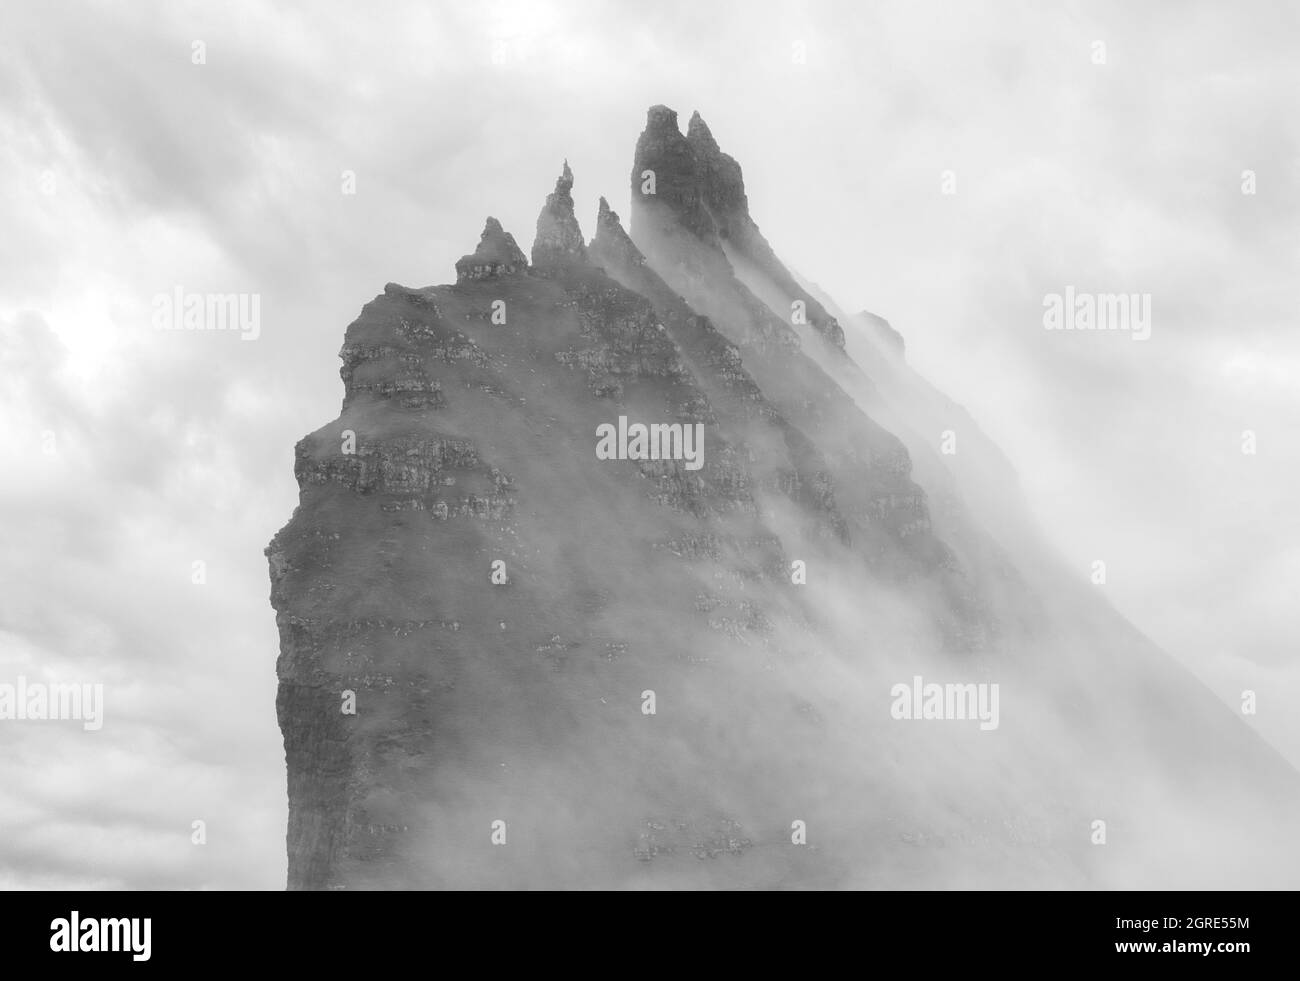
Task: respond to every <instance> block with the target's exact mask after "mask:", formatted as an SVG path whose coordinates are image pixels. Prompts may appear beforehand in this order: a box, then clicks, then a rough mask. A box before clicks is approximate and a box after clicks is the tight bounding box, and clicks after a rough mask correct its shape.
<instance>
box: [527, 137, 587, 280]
mask: <svg viewBox="0 0 1300 981" xmlns="http://www.w3.org/2000/svg"><path fill="white" fill-rule="evenodd" d="M572 190H573V171H571V170H570V169H569V161H568V160H565V161H564V169H563V171H561V172H560V176H559V178H558V179H557V180H556V182H555V190H554V191H552V192H551V193H550V194H548V195H547V196H546V204H545V205H543V206H542V212H541V214H539V215H538V216H537V238H536V239H535V240H534V241H533V265H534V266H544V265H547V264H550V263H554V262H556V261H565V260H568V259H573V258H578V259H585V258H586V257H587V247H586V245H584V244H583V240H582V229H581V228H579V227H578V219H577V217H576V216H575V215H574V213H573V195H572V194H571V193H570V192H571V191H572Z"/></svg>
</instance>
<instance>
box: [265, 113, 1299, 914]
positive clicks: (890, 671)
mask: <svg viewBox="0 0 1300 981" xmlns="http://www.w3.org/2000/svg"><path fill="white" fill-rule="evenodd" d="M646 171H652V172H653V173H654V177H655V180H654V194H642V193H641V189H642V187H643V182H644V180H645V178H644V177H643V176H642V175H643V174H644V173H645V172H646ZM573 180H574V178H573V174H572V172H571V170H570V168H569V166H568V164H567V162H566V163H565V165H564V167H563V170H562V173H561V175H560V177H559V179H558V180H557V182H556V185H555V188H554V190H553V191H552V193H551V194H550V195H549V196H548V197H547V199H546V202H545V204H544V206H543V207H542V209H541V212H540V214H539V216H538V221H537V230H536V236H535V240H534V243H533V246H532V250H531V256H530V257H526V256H525V255H524V253H523V250H522V249H520V247H519V246H518V245H517V244H516V242H515V240H514V239H513V237H511V236H510V235H509V234H508V233H507V232H506V231H505V230H504V229H503V228H502V227H501V225H500V223H499V222H497V221H496V220H495V219H492V218H489V219H488V220H487V222H486V225H485V227H484V229H483V232H482V235H481V237H480V241H479V243H478V245H477V247H476V248H475V250H474V251H473V252H471V253H469V254H467V255H466V256H464V257H463V258H462V259H461V260H460V261H458V262H457V263H456V273H457V280H456V282H455V284H452V285H446V286H437V287H428V288H422V289H409V288H406V287H402V286H397V285H395V284H389V285H388V286H387V287H386V288H385V290H384V292H383V293H382V294H381V295H380V296H377V297H376V298H375V299H374V300H372V301H371V302H370V303H368V304H367V305H366V306H365V307H364V308H363V309H362V311H361V314H360V316H359V317H358V318H357V319H356V320H355V321H354V322H353V323H352V324H351V325H350V326H349V327H348V329H347V334H346V337H345V340H344V344H343V348H342V350H341V352H340V357H341V358H342V361H343V367H342V369H341V371H340V374H341V377H342V379H343V382H344V399H343V407H342V411H341V413H340V415H339V417H338V419H336V420H335V421H333V422H331V423H329V424H327V425H325V426H324V427H322V428H321V429H319V430H317V431H316V432H314V433H312V434H310V435H308V436H307V437H305V438H304V439H303V440H302V441H301V442H300V443H299V444H298V447H297V449H296V460H295V472H296V475H297V478H298V482H299V486H300V491H301V493H300V502H299V506H298V508H297V509H296V511H295V512H294V515H293V517H292V518H291V520H290V521H289V523H288V524H287V525H286V526H285V528H283V529H282V530H281V531H280V532H279V533H278V534H277V535H276V536H275V538H274V540H273V541H272V542H271V544H270V546H268V549H267V556H268V560H269V563H270V570H271V581H272V594H271V598H272V605H273V606H274V608H275V611H276V617H277V623H278V626H279V631H280V639H281V649H280V657H279V661H278V665H277V671H278V675H279V679H280V690H279V697H278V701H277V708H278V713H279V719H280V725H281V728H282V731H283V733H284V737H285V749H286V758H287V764H288V786H289V803H290V815H289V828H288V839H287V843H288V850H289V885H290V887H291V888H427V887H469V888H505V887H522V888H535V887H592V886H609V887H626V888H644V887H699V886H705V887H709V886H712V887H745V886H766V887H842V886H907V885H921V886H953V885H958V886H960V885H1042V884H1045V883H1046V884H1051V885H1074V884H1082V885H1088V884H1129V883H1130V882H1137V883H1145V884H1152V883H1153V882H1157V880H1159V879H1160V877H1161V876H1167V875H1168V874H1169V870H1171V869H1173V870H1177V869H1180V868H1182V867H1183V866H1184V865H1185V864H1186V863H1185V858H1186V854H1187V849H1188V847H1189V846H1188V845H1187V841H1189V840H1195V841H1197V842H1198V843H1199V842H1208V843H1209V846H1210V847H1212V848H1215V849H1218V852H1216V859H1217V860H1216V861H1215V862H1212V863H1207V864H1204V865H1202V866H1199V867H1198V868H1197V869H1196V870H1195V874H1198V875H1201V876H1203V877H1204V876H1211V877H1217V878H1216V881H1219V879H1222V878H1223V877H1224V876H1226V875H1227V874H1228V873H1227V872H1225V871H1224V870H1225V869H1226V870H1229V871H1230V870H1232V869H1233V868H1237V869H1240V868H1242V863H1243V861H1248V860H1249V858H1250V855H1251V854H1253V853H1250V852H1249V849H1250V848H1253V847H1255V843H1254V842H1249V841H1246V840H1245V836H1244V835H1243V829H1244V828H1246V827H1247V822H1246V820H1245V817H1243V815H1249V814H1250V812H1251V811H1252V809H1254V810H1258V809H1259V808H1260V807H1261V804H1260V802H1261V801H1266V804H1265V805H1263V806H1264V807H1265V809H1271V810H1272V811H1275V812H1277V813H1279V814H1281V813H1284V812H1285V809H1286V808H1288V807H1290V806H1291V805H1290V801H1291V800H1292V799H1293V794H1294V783H1295V781H1294V779H1293V778H1294V772H1293V771H1291V770H1290V769H1289V768H1288V767H1286V766H1285V765H1284V764H1282V763H1281V762H1280V761H1279V760H1278V759H1277V758H1276V757H1275V755H1274V754H1271V751H1269V750H1268V749H1267V748H1266V747H1264V746H1263V745H1262V744H1261V743H1259V741H1258V740H1256V739H1255V738H1254V736H1253V735H1252V734H1251V733H1250V732H1249V730H1247V729H1246V728H1245V727H1244V726H1243V725H1241V724H1240V722H1239V721H1237V720H1234V719H1233V718H1232V717H1231V716H1230V715H1229V714H1228V713H1227V712H1226V711H1225V710H1224V709H1222V708H1221V707H1220V706H1219V705H1218V704H1217V703H1215V702H1214V700H1213V699H1212V698H1210V697H1209V695H1208V693H1205V692H1203V691H1201V690H1200V689H1199V688H1198V687H1197V686H1195V685H1194V684H1192V683H1191V682H1190V680H1189V679H1188V678H1186V677H1185V676H1184V675H1183V674H1182V673H1181V672H1179V671H1177V670H1176V669H1175V668H1174V667H1173V666H1172V664H1171V663H1170V662H1168V660H1167V659H1165V658H1164V657H1163V655H1161V654H1160V653H1159V652H1158V651H1155V650H1154V649H1152V648H1151V647H1150V645H1149V644H1147V643H1146V642H1145V641H1144V640H1143V639H1142V638H1141V637H1140V635H1138V634H1137V633H1136V632H1135V631H1133V630H1132V629H1131V628H1129V627H1128V626H1127V625H1126V624H1124V623H1123V622H1122V621H1121V620H1119V619H1118V618H1116V617H1115V616H1114V615H1113V613H1112V612H1111V611H1110V610H1109V609H1108V608H1107V607H1106V606H1105V605H1104V604H1101V603H1099V602H1098V601H1097V600H1096V599H1095V598H1094V597H1092V596H1090V595H1083V594H1080V593H1078V591H1077V590H1073V589H1072V588H1071V587H1070V585H1069V583H1068V581H1067V577H1064V576H1063V575H1061V574H1060V573H1059V571H1051V570H1049V569H1048V568H1047V567H1046V565H1044V564H1043V563H1042V562H1040V560H1039V558H1038V557H1037V556H1036V555H1034V556H1030V557H1029V558H1027V559H1026V558H1024V557H1022V556H1021V555H1020V554H1019V553H1018V552H1017V547H1016V540H1015V539H1013V538H1011V537H1005V538H1003V537H999V535H998V533H997V529H996V528H995V530H994V531H992V532H991V531H990V530H989V528H990V527H993V526H995V525H996V522H995V521H992V520H990V519H989V516H988V513H986V512H988V511H989V508H988V507H987V506H986V504H985V503H984V501H985V498H986V497H988V496H990V495H991V496H993V497H995V498H996V497H997V495H998V492H999V491H998V486H997V485H998V483H999V482H1000V481H1004V480H1007V479H1013V475H1012V476H1011V477H1008V474H1007V472H1005V468H1001V467H994V468H993V471H994V472H993V474H992V476H989V475H985V474H981V475H980V476H979V482H980V486H979V487H978V488H977V490H978V493H976V492H975V491H971V492H970V494H967V493H966V492H965V491H964V487H967V486H969V485H971V484H972V479H971V478H970V477H969V475H966V476H962V475H960V474H957V475H954V474H953V473H952V472H951V470H950V469H949V468H947V466H946V465H945V463H944V461H942V460H939V459H937V458H932V451H931V450H930V449H929V448H928V446H927V445H926V441H925V440H924V439H923V438H921V437H920V436H919V435H917V434H919V433H922V432H924V431H925V430H927V429H929V428H932V426H933V424H934V422H935V419H934V418H930V416H928V415H926V413H930V412H932V411H933V410H932V407H933V406H934V405H935V404H939V400H940V399H941V396H937V394H936V395H935V396H934V397H931V396H930V395H928V394H923V395H917V394H916V393H917V392H918V391H921V390H922V387H923V383H922V382H920V380H919V379H914V378H913V377H912V375H911V374H910V373H909V369H907V368H906V367H905V365H903V363H902V362H901V360H900V358H899V352H897V351H888V350H883V351H882V350H880V349H878V348H875V347H873V348H869V349H868V351H867V354H868V356H867V357H866V358H865V359H864V362H863V364H862V366H861V367H860V366H859V365H858V363H857V362H856V361H855V360H854V359H853V358H852V357H850V354H849V351H848V350H847V349H848V348H852V347H853V340H854V338H853V337H852V336H850V337H848V338H846V335H845V333H844V330H843V327H842V326H841V322H843V323H848V324H849V325H850V327H851V328H852V327H853V326H854V323H855V318H850V317H846V316H844V315H843V314H842V313H841V312H840V311H838V310H836V308H835V307H834V304H833V303H832V302H831V301H830V300H829V298H826V297H823V296H821V295H820V293H819V292H818V291H817V290H815V288H812V287H809V286H807V285H805V284H803V283H802V281H800V280H799V279H798V278H797V277H796V276H795V275H794V274H792V273H791V272H790V271H789V270H787V269H786V268H785V267H784V266H783V265H782V264H781V263H780V261H779V260H778V259H777V258H776V254H775V252H774V251H773V250H772V249H771V247H770V246H769V245H768V244H767V243H766V241H765V240H764V239H763V238H762V236H761V234H760V233H759V232H758V228H757V225H755V224H754V223H753V221H752V219H750V218H749V213H748V201H747V198H746V196H745V193H744V187H743V182H742V181H741V176H740V169H739V165H737V164H736V163H735V161H733V160H731V158H729V157H726V156H725V155H723V154H721V152H720V150H718V147H717V144H716V142H715V141H714V140H713V138H712V136H711V134H710V133H709V132H708V130H707V128H706V127H705V126H704V124H703V122H702V120H699V119H698V116H697V117H696V118H695V119H694V120H693V121H692V125H691V128H690V132H689V133H688V134H687V136H686V137H683V136H682V135H681V133H680V132H679V131H678V130H677V127H676V117H675V114H673V113H672V111H671V110H667V109H665V108H664V107H655V108H653V109H651V110H650V115H649V122H648V125H647V130H646V133H645V134H643V136H642V138H641V141H640V142H639V144H638V147H637V157H636V163H635V166H634V170H633V208H632V214H633V235H632V236H629V235H628V234H627V233H626V231H625V230H624V229H623V227H622V226H621V224H620V222H619V220H618V217H617V215H615V214H614V213H613V211H612V210H611V209H610V208H609V207H608V205H607V204H606V203H605V202H604V201H603V200H602V202H601V208H600V212H599V215H598V218H597V231H596V235H595V236H594V238H593V239H592V241H591V242H590V243H587V242H585V241H584V237H583V235H582V232H581V229H580V228H579V225H578V222H577V220H576V217H575V215H574V204H573V198H572V188H573ZM795 299H799V300H802V301H803V304H804V308H805V310H806V312H807V318H806V320H805V321H804V322H802V323H793V322H790V321H789V320H788V319H787V318H786V317H785V316H783V314H782V313H781V311H782V310H783V309H784V310H785V311H788V309H789V306H788V304H789V303H790V302H792V301H793V300H795ZM846 340H847V342H848V343H846ZM890 359H892V361H891V360H890ZM940 414H941V413H940ZM620 420H624V421H625V422H627V423H644V424H647V425H650V424H658V425H677V426H682V427H693V426H696V425H698V426H699V427H701V432H702V434H703V444H702V445H703V453H702V459H700V460H699V463H700V466H699V467H698V468H696V467H695V466H694V463H693V462H692V461H691V460H690V459H688V458H683V456H682V455H678V456H677V457H676V458H666V459H641V460H637V459H602V458H600V456H599V455H598V453H597V451H596V448H597V445H598V443H599V440H598V432H599V431H600V427H602V426H606V425H609V426H615V427H617V426H618V425H619V423H620ZM682 431H683V432H685V430H684V429H683V430H682ZM900 436H901V437H903V438H900ZM909 441H910V442H909ZM912 442H914V443H915V446H916V449H915V450H914V451H913V452H914V453H920V454H921V455H922V457H923V458H924V460H925V462H924V465H923V466H922V467H919V468H918V469H917V470H916V471H915V472H914V469H913V463H912V454H909V449H908V447H909V446H910V445H912ZM905 444H906V445H905ZM927 481H928V482H930V483H931V484H932V485H933V486H935V487H936V488H938V493H939V495H940V497H941V499H942V500H944V501H945V502H947V503H946V504H945V507H944V509H943V511H942V513H941V514H940V515H937V516H935V515H932V513H931V506H930V500H931V495H927V488H924V487H923V485H925V484H926V483H927ZM963 482H964V483H963ZM985 485H988V486H985ZM968 497H969V498H970V499H969V500H968ZM1042 577H1048V578H1042ZM1027 583H1028V584H1030V585H1032V586H1033V587H1034V589H1033V590H1031V589H1029V588H1028V587H1027ZM1031 594H1032V595H1031ZM917 674H920V675H925V676H927V678H929V677H935V678H937V679H938V680H942V681H958V680H959V681H963V682H976V681H991V682H1000V684H1001V687H1002V691H1003V706H1004V707H1003V714H1002V719H1001V726H1000V727H999V728H998V729H997V730H996V731H992V732H981V731H980V730H979V729H978V728H977V727H975V726H974V724H973V723H970V722H964V723H963V722H951V723H949V722H939V723H934V724H916V723H908V722H900V721H896V720H893V719H891V718H890V714H889V705H890V694H889V693H890V690H891V687H892V685H894V684H895V683H897V682H899V681H909V680H911V678H912V677H913V676H914V675H917ZM1228 787H1230V788H1232V794H1228V795H1227V797H1226V800H1225V799H1223V798H1224V793H1223V792H1224V789H1225V788H1228ZM1215 794H1218V795H1219V798H1220V800H1219V803H1218V805H1216V806H1211V805H1210V804H1209V803H1207V802H1208V801H1213V800H1214V799H1215ZM1189 807H1190V808H1192V813H1194V815H1195V821H1194V822H1190V821H1188V820H1187V819H1186V818H1184V822H1183V823H1184V827H1183V829H1182V831H1183V834H1182V838H1181V839H1180V840H1179V841H1178V842H1177V843H1176V844H1173V845H1168V844H1163V842H1164V840H1165V839H1167V838H1168V837H1169V836H1168V832H1167V827H1168V824H1167V822H1169V821H1170V820H1174V818H1172V817H1171V815H1178V814H1183V815H1186V814H1187V813H1188V808H1189ZM1287 813H1289V812H1287ZM1098 816H1101V817H1105V818H1107V819H1108V820H1110V821H1111V822H1112V824H1113V825H1114V827H1115V828H1116V829H1117V832H1118V834H1117V837H1116V841H1115V843H1114V844H1113V845H1112V846H1108V848H1107V849H1103V850H1098V849H1096V848H1095V847H1092V846H1091V845H1090V844H1089V841H1088V829H1089V827H1090V822H1091V821H1092V820H1093V819H1094V818H1096V817H1098ZM1162 822H1163V823H1162ZM1193 823H1194V825H1195V826H1194V827H1191V825H1192V824H1193ZM1256 824H1257V825H1259V826H1260V827H1261V828H1263V831H1268V830H1270V829H1269V828H1268V827H1265V825H1267V822H1266V821H1265V822H1256ZM799 826H802V827H803V828H804V829H806V836H807V844H800V843H797V841H796V839H798V836H799V831H798V828H799ZM1252 827H1254V826H1253V825H1252ZM1263 831H1261V834H1262V833H1263ZM1234 840H1235V844H1236V849H1235V850H1234V848H1233V847H1232V845H1233V842H1234ZM1259 840H1260V841H1263V840H1266V839H1264V838H1260V839H1259ZM1162 849H1163V850H1162ZM1243 849H1244V850H1245V853H1246V854H1247V859H1245V860H1243V858H1242V854H1243ZM1287 871H1289V869H1288V870H1287ZM1157 884H1158V882H1157Z"/></svg>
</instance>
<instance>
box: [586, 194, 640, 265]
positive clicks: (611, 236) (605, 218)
mask: <svg viewBox="0 0 1300 981" xmlns="http://www.w3.org/2000/svg"><path fill="white" fill-rule="evenodd" d="M591 252H592V253H593V255H600V256H612V257H615V259H616V260H617V261H620V262H625V263H628V264H629V265H633V266H641V265H644V264H645V256H643V255H642V254H641V250H640V249H638V248H637V247H636V243H635V242H633V241H632V239H631V238H630V237H629V236H628V234H627V232H626V231H624V230H623V223H622V222H620V221H619V220H618V212H616V211H613V210H612V209H611V208H610V206H609V202H608V201H606V200H605V199H604V197H602V198H601V199H600V209H599V211H598V212H597V213H596V236H595V238H593V239H592V240H591Z"/></svg>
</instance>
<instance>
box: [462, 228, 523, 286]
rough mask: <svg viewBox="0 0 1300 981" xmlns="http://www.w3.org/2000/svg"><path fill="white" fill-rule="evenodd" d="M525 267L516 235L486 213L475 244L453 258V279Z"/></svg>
mask: <svg viewBox="0 0 1300 981" xmlns="http://www.w3.org/2000/svg"><path fill="white" fill-rule="evenodd" d="M527 269H528V257H527V256H525V255H524V252H523V249H521V248H519V246H518V245H517V244H516V243H515V237H514V236H513V235H511V234H510V233H509V232H507V231H506V230H505V229H504V228H502V227H501V222H499V221H497V220H496V219H495V218H493V217H492V216H491V215H489V216H488V219H487V221H486V222H485V223H484V225H483V234H482V235H480V236H479V240H478V248H476V249H475V250H474V251H473V252H471V253H470V254H469V255H463V256H461V257H460V258H459V259H457V260H456V282H458V283H463V282H465V281H466V280H473V279H487V278H489V277H491V276H503V275H504V276H509V275H512V274H514V273H520V272H525V271H526V270H527Z"/></svg>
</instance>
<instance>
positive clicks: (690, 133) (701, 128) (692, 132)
mask: <svg viewBox="0 0 1300 981" xmlns="http://www.w3.org/2000/svg"><path fill="white" fill-rule="evenodd" d="M686 139H687V142H689V143H690V144H691V146H692V147H694V148H695V152H696V153H700V154H703V155H704V156H705V157H713V156H717V155H718V154H719V153H721V151H720V150H719V149H718V141H717V140H715V139H714V138H713V132H712V131H711V130H710V129H709V124H708V123H706V122H705V121H704V117H703V116H701V115H700V113H699V111H698V110H696V111H695V112H693V113H691V121H690V122H689V123H688V124H687V126H686Z"/></svg>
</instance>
